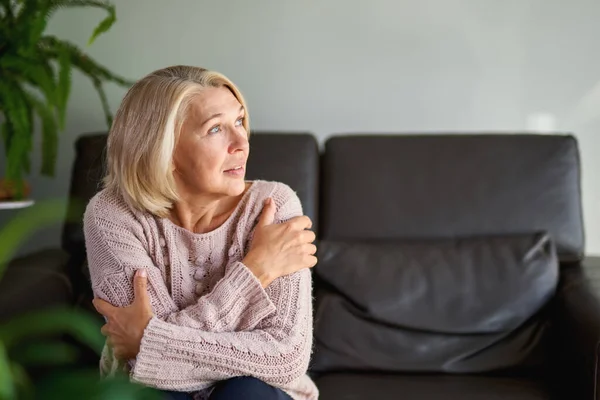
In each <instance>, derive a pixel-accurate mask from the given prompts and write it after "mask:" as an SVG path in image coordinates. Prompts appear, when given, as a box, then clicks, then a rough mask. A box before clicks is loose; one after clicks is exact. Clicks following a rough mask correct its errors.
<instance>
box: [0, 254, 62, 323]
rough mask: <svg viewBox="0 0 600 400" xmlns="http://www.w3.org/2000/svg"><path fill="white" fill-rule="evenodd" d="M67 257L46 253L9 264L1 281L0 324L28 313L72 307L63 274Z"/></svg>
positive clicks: (32, 255)
mask: <svg viewBox="0 0 600 400" xmlns="http://www.w3.org/2000/svg"><path fill="white" fill-rule="evenodd" d="M66 263H67V254H66V253H65V252H64V251H62V250H59V249H47V250H41V251H39V252H36V253H33V254H28V255H25V256H22V257H19V258H17V259H15V260H13V261H11V262H10V263H9V264H8V268H7V270H6V272H5V274H4V276H3V277H2V278H1V279H0V322H2V321H6V320H8V319H10V318H11V317H14V316H17V315H21V314H24V313H27V312H31V311H38V310H42V309H46V308H50V307H58V306H65V305H69V304H71V301H72V296H73V293H72V287H71V283H70V282H69V279H68V277H67V275H66V273H65V265H66Z"/></svg>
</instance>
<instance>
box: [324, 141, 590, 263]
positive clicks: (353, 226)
mask: <svg viewBox="0 0 600 400" xmlns="http://www.w3.org/2000/svg"><path fill="white" fill-rule="evenodd" d="M322 163H323V166H322V168H323V171H322V174H323V182H322V183H321V188H322V205H321V232H320V233H321V238H322V239H329V240H346V239H359V240H360V239H367V238H368V239H402V238H403V239H407V238H408V239H418V238H448V237H457V236H469V235H471V236H477V235H490V234H512V233H523V232H533V231H548V232H549V233H550V235H551V237H552V238H553V240H554V241H555V243H556V247H557V251H558V254H559V257H560V259H561V261H577V260H580V259H581V258H582V257H583V253H584V231H583V223H582V206H581V197H580V186H579V185H580V163H579V152H578V145H577V142H576V140H575V138H574V137H572V136H568V135H534V134H485V135H484V134H480V135H474V134H473V135H466V134H463V135H459V134H452V135H440V134H430V135H427V134H424V135H418V136H417V135H396V136H391V135H389V136H386V135H355V136H337V137H332V138H330V139H329V140H328V141H327V142H326V145H325V155H324V157H323V160H322Z"/></svg>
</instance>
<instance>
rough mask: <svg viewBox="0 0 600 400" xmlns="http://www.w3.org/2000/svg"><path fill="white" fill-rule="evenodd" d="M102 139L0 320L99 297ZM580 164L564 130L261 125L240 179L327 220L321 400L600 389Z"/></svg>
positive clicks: (598, 331) (544, 394) (550, 394)
mask: <svg viewBox="0 0 600 400" xmlns="http://www.w3.org/2000/svg"><path fill="white" fill-rule="evenodd" d="M105 143H106V135H105V134H104V133H98V134H88V135H84V136H82V137H80V138H79V139H78V140H77V142H76V157H75V162H74V165H73V171H72V181H71V190H70V204H69V209H68V216H69V220H70V221H71V222H66V223H65V225H64V229H63V236H62V249H61V250H48V251H44V252H41V253H38V254H33V255H30V256H27V257H24V258H21V259H18V260H15V261H14V262H13V263H12V264H11V266H10V267H9V270H8V273H7V275H6V276H5V278H4V279H3V280H2V281H1V282H0V321H1V320H3V319H6V318H9V317H10V316H12V315H15V314H19V313H22V312H25V311H27V310H29V309H38V308H41V307H47V306H52V305H56V304H65V303H67V304H74V305H76V306H78V307H86V308H90V310H91V307H90V296H91V293H90V288H89V283H88V277H87V274H86V271H87V267H86V265H85V246H84V238H83V233H82V227H81V223H80V221H81V214H82V212H83V207H84V205H85V203H86V202H87V201H88V200H89V199H90V198H91V196H93V195H94V194H95V193H96V191H97V190H98V188H99V181H100V178H101V176H102V174H103V156H104V147H105ZM580 175H581V171H580V160H579V150H578V144H577V141H576V139H575V138H574V137H573V136H569V135H529V134H426V135H407V134H404V135H373V134H368V135H367V134H364V135H362V134H355V135H336V136H332V137H331V138H330V139H328V140H327V141H326V143H325V146H324V148H323V149H319V146H318V143H317V141H316V139H315V138H314V136H312V135H311V134H308V133H274V132H258V133H254V134H253V136H252V138H251V156H250V160H249V164H248V178H249V179H268V180H278V181H283V182H285V183H287V184H289V185H290V186H291V187H292V188H293V189H294V190H296V192H297V193H298V195H299V197H300V199H301V200H302V203H303V206H304V209H305V212H306V214H307V215H309V216H310V217H311V218H312V219H313V221H314V229H315V231H316V232H317V237H318V247H319V254H318V256H319V264H318V265H317V266H316V267H315V269H314V272H313V273H314V278H315V291H314V294H315V324H314V326H315V332H314V335H315V345H314V353H313V361H312V364H311V368H310V373H311V374H312V376H313V377H314V379H315V381H316V382H317V385H318V386H319V388H320V391H321V398H322V399H325V400H328V399H335V400H345V399H347V400H350V399H453V398H457V399H473V400H476V399H496V398H498V399H500V398H502V399H600V394H598V393H597V390H596V385H597V382H598V375H597V362H598V360H597V358H598V343H599V339H600V262H599V259H598V258H586V257H585V247H584V244H585V243H584V242H585V241H584V229H583V218H582V205H581V189H580V179H581V177H580ZM34 272H35V275H34ZM32 276H35V277H36V279H31V277H32ZM31 293H38V294H39V295H38V296H31V295H30V294H31ZM88 362H91V363H94V362H96V360H95V359H94V357H91V358H90V359H89V360H88Z"/></svg>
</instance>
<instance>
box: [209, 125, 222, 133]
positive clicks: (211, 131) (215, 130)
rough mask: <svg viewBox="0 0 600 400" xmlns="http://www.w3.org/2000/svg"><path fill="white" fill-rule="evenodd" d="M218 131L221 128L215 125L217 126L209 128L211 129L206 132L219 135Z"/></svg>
mask: <svg viewBox="0 0 600 400" xmlns="http://www.w3.org/2000/svg"><path fill="white" fill-rule="evenodd" d="M220 130H221V126H220V125H217V126H214V127H212V128H211V129H210V130H209V131H208V133H219V131H220Z"/></svg>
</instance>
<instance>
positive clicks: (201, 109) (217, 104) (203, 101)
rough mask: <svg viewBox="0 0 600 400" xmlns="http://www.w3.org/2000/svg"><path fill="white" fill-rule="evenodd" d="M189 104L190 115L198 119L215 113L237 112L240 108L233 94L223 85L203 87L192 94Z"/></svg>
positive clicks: (209, 116)
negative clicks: (198, 91)
mask: <svg viewBox="0 0 600 400" xmlns="http://www.w3.org/2000/svg"><path fill="white" fill-rule="evenodd" d="M190 106H191V107H190V110H189V111H190V116H194V117H196V118H200V119H206V118H211V117H212V116H213V115H217V114H226V113H238V112H239V111H240V108H242V105H241V103H240V102H239V101H238V99H237V98H236V97H235V95H234V94H233V93H231V91H230V90H229V89H228V88H226V87H224V86H222V87H218V88H214V87H211V88H205V89H203V90H202V91H201V92H200V93H198V94H197V95H195V96H194V98H193V99H192V101H191V104H190Z"/></svg>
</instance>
